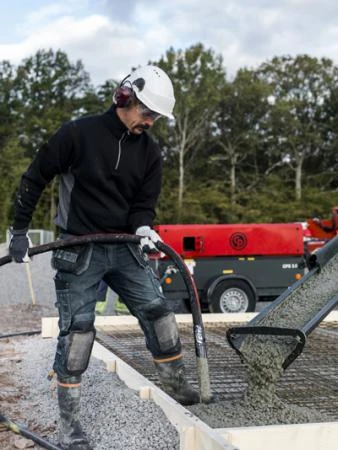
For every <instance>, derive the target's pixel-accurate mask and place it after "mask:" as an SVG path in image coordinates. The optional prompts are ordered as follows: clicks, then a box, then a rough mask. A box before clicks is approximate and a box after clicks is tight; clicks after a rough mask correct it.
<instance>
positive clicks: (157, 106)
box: [125, 66, 175, 119]
mask: <svg viewBox="0 0 338 450" xmlns="http://www.w3.org/2000/svg"><path fill="white" fill-rule="evenodd" d="M125 81H126V82H130V83H131V85H132V87H133V91H134V93H135V95H136V97H137V98H138V100H140V102H142V103H143V104H144V105H146V106H147V108H149V109H151V110H152V111H155V112H157V113H159V114H161V115H162V116H166V117H168V118H169V119H173V118H174V116H173V114H172V112H173V109H174V106H175V96H174V88H173V85H172V82H171V80H170V78H169V77H168V75H167V74H166V73H165V72H164V71H163V70H162V69H160V68H159V67H156V66H144V67H140V68H138V69H136V70H134V72H132V73H131V74H130V75H129V77H128V78H127V79H126V80H125Z"/></svg>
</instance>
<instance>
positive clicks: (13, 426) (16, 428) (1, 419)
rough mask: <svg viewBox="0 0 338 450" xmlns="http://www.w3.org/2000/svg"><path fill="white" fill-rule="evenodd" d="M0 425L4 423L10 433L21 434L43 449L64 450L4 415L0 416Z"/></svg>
mask: <svg viewBox="0 0 338 450" xmlns="http://www.w3.org/2000/svg"><path fill="white" fill-rule="evenodd" d="M0 423H2V424H3V425H4V426H5V427H7V428H8V429H9V430H10V431H13V432H14V433H16V434H20V435H21V436H24V437H25V438H27V439H31V440H32V441H34V442H36V443H37V444H39V445H40V446H41V447H43V448H46V449H49V450H62V449H61V448H60V447H58V446H57V445H54V444H52V443H51V442H49V441H47V440H46V439H43V438H42V437H41V436H39V435H38V434H36V433H34V432H33V431H30V430H28V429H27V428H26V427H24V426H22V425H18V424H17V423H15V422H12V421H11V420H9V419H7V418H6V417H5V416H3V415H2V414H0Z"/></svg>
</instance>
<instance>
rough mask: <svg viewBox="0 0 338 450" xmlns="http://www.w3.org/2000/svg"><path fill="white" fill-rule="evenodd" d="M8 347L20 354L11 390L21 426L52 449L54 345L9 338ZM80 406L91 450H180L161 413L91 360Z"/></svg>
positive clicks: (55, 411)
mask: <svg viewBox="0 0 338 450" xmlns="http://www.w3.org/2000/svg"><path fill="white" fill-rule="evenodd" d="M12 342H14V345H15V351H16V352H17V353H18V354H19V353H21V354H23V357H21V358H20V359H19V360H18V362H17V364H16V366H15V371H14V372H13V373H12V375H11V381H12V383H13V385H15V386H17V390H20V391H22V392H24V395H22V396H21V398H20V399H19V401H18V404H17V405H16V408H17V410H18V411H20V416H21V417H22V416H23V417H27V418H29V419H26V420H28V423H26V425H28V426H29V428H30V429H31V430H37V431H36V432H38V433H40V434H42V435H45V436H46V439H48V440H49V441H50V442H53V443H54V444H56V443H57V435H58V425H57V422H58V407H57V398H56V381H55V378H53V379H52V381H49V380H48V378H47V375H48V373H49V371H50V369H51V365H52V362H53V359H54V352H55V345H56V339H44V340H43V339H41V337H40V336H33V337H28V338H25V339H23V338H17V339H13V338H12ZM81 402H82V408H81V422H82V425H83V428H84V430H85V432H86V434H87V437H88V439H89V440H90V442H91V443H92V445H93V446H94V448H95V450H111V449H112V448H114V449H115V450H120V449H121V450H122V449H123V450H129V449H130V450H162V449H163V450H165V449H168V450H169V449H170V450H174V449H179V435H178V433H177V430H176V429H175V427H174V426H173V425H171V423H170V422H169V421H168V419H167V418H166V416H165V414H164V413H163V411H162V409H161V408H160V407H158V406H157V405H156V404H155V403H154V402H153V401H151V400H141V399H140V398H139V396H138V393H137V392H136V391H134V390H132V389H129V388H128V387H126V385H125V384H124V383H123V382H122V381H121V380H120V379H119V378H118V376H117V375H116V374H114V373H111V372H108V371H107V370H106V368H105V364H104V363H103V362H102V361H100V360H98V359H96V358H93V357H92V358H91V361H90V364H89V367H88V370H87V371H86V373H85V374H84V375H83V382H82V398H81ZM4 414H5V412H4ZM11 419H12V420H14V419H15V418H11ZM1 448H2V449H3V450H7V449H5V448H3V447H1ZM9 448H12V447H9Z"/></svg>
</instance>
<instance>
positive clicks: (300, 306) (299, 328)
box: [227, 236, 338, 369]
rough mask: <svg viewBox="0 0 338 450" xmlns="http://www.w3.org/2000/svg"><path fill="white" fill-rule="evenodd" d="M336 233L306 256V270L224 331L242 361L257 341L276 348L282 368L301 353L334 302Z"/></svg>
mask: <svg viewBox="0 0 338 450" xmlns="http://www.w3.org/2000/svg"><path fill="white" fill-rule="evenodd" d="M337 263H338V236H337V237H335V238H334V239H332V240H331V241H329V242H328V243H327V244H326V245H324V246H323V247H322V248H320V249H318V250H317V251H316V252H315V253H313V254H312V255H310V256H309V258H308V259H307V266H308V268H309V271H308V272H307V273H306V274H305V275H304V277H303V278H302V279H300V280H299V281H297V282H296V283H294V284H293V285H292V286H291V287H290V288H288V289H287V290H286V291H284V292H283V294H282V295H280V296H279V297H278V298H277V299H276V300H275V301H274V302H272V303H271V304H270V305H269V306H267V307H266V308H265V309H264V310H263V311H262V312H261V313H260V314H258V315H257V316H256V317H255V318H254V319H253V320H251V321H250V322H248V324H247V325H246V326H241V327H231V328H229V329H228V331H227V339H228V342H229V344H230V345H231V346H232V347H233V348H234V349H235V350H236V352H237V353H238V354H239V356H240V357H241V359H242V360H245V359H246V354H247V352H248V347H249V346H250V348H253V346H254V345H255V344H257V343H259V344H260V345H261V344H262V343H263V344H265V346H266V348H270V349H271V347H275V348H278V350H279V354H280V355H281V365H282V368H283V369H286V368H287V367H288V366H289V365H290V364H291V363H292V362H293V361H294V360H295V359H296V358H297V357H298V356H299V355H300V354H301V352H302V350H303V348H304V346H305V343H306V339H307V337H308V336H309V334H310V333H311V332H312V331H313V330H314V329H315V328H316V327H317V326H318V325H319V324H320V323H321V322H322V320H323V319H324V318H325V317H326V316H327V315H328V314H329V313H330V312H331V311H332V310H333V309H334V308H335V306H336V305H337V304H338V277H337V274H336V268H337Z"/></svg>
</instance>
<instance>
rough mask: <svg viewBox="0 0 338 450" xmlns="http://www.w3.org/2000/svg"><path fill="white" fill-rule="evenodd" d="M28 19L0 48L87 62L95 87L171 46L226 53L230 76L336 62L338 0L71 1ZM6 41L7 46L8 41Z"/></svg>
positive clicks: (8, 53)
mask: <svg viewBox="0 0 338 450" xmlns="http://www.w3.org/2000/svg"><path fill="white" fill-rule="evenodd" d="M45 3H46V2H44V6H43V7H41V8H40V9H36V10H35V11H31V12H30V13H29V14H26V16H25V17H24V19H23V20H22V23H21V24H20V32H18V33H19V34H18V36H19V39H20V42H14V43H12V44H9V43H7V44H2V45H0V60H2V59H9V60H10V61H11V62H12V63H15V64H17V63H19V62H21V60H22V59H23V58H26V57H28V56H31V55H33V54H34V53H35V52H36V51H37V50H38V49H40V48H53V49H55V50H56V49H61V50H64V51H65V52H66V53H67V55H68V56H69V58H70V59H71V60H72V61H75V60H77V59H81V60H82V61H83V63H84V66H85V69H86V70H87V71H88V72H89V74H90V76H91V78H92V80H93V82H94V83H95V84H99V83H103V82H104V81H106V80H107V79H109V78H113V79H116V80H119V79H122V78H123V77H124V75H125V74H127V73H129V72H130V69H131V67H133V66H136V65H142V64H147V63H148V61H149V60H151V61H156V60H158V59H160V58H161V56H163V55H164V54H165V52H166V51H167V50H168V49H169V48H170V47H173V48H174V49H175V50H178V49H183V50H184V49H186V48H189V47H190V46H191V45H194V44H196V43H198V42H202V43H203V44H204V45H205V47H206V48H211V49H213V50H214V51H215V53H216V54H217V55H218V54H221V55H222V56H223V58H224V64H225V67H226V70H227V73H228V74H229V75H233V74H235V73H236V71H237V69H238V68H240V67H244V66H246V67H250V68H254V67H257V66H258V65H259V64H261V63H263V62H264V61H266V60H267V59H271V58H272V57H273V56H280V55H285V54H290V55H297V54H302V53H307V54H309V55H311V56H317V57H329V58H331V59H333V60H335V61H337V59H338V25H337V23H338V3H337V2H336V0H322V1H321V2H319V1H318V0H275V1H271V0H256V1H255V2H252V0H229V1H224V0H209V1H208V2H196V1H195V0H171V1H170V2H168V0H157V2H155V3H153V4H152V5H151V7H150V6H149V2H148V1H145V0H144V1H140V0H134V1H133V0H125V1H124V2H123V3H122V2H112V1H111V0H91V1H88V0H87V1H85V0H81V1H80V0H68V1H67V3H66V2H63V1H59V2H53V1H50V3H48V4H47V5H46V4H45ZM7 42H8V40H7Z"/></svg>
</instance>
